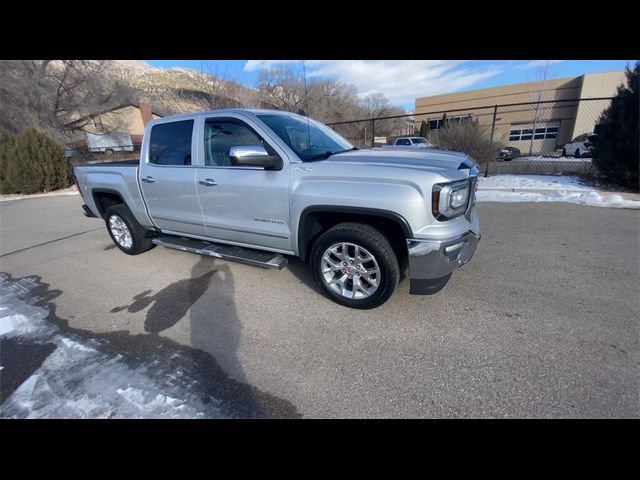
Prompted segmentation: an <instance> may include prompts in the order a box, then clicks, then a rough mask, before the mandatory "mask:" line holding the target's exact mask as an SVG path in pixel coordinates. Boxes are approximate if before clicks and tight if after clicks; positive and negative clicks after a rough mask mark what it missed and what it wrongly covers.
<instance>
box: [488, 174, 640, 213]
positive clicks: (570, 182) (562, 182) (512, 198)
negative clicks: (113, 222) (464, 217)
mask: <svg viewBox="0 0 640 480" xmlns="http://www.w3.org/2000/svg"><path fill="white" fill-rule="evenodd" d="M526 190H537V191H526ZM541 191H542V192H541ZM476 199H477V201H478V202H503V203H511V202H568V203H576V204H579V205H589V206H594V207H608V208H633V209H640V201H637V200H626V199H624V198H623V197H622V196H621V195H618V194H609V195H603V194H602V193H599V192H597V191H596V190H595V189H594V188H593V187H590V186H588V185H586V184H585V183H584V182H583V181H581V180H580V179H579V178H577V177H570V176H563V175H496V176H493V177H487V178H485V177H479V184H478V191H477V192H476Z"/></svg>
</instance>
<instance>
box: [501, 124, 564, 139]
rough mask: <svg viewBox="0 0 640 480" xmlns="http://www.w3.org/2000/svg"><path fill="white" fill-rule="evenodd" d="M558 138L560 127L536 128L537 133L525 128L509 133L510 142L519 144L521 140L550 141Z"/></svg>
mask: <svg viewBox="0 0 640 480" xmlns="http://www.w3.org/2000/svg"><path fill="white" fill-rule="evenodd" d="M557 136H558V127H542V128H536V129H535V131H534V130H533V129H532V128H523V129H518V130H511V131H509V141H510V142H517V141H519V140H531V139H532V138H533V140H550V139H554V138H556V137H557Z"/></svg>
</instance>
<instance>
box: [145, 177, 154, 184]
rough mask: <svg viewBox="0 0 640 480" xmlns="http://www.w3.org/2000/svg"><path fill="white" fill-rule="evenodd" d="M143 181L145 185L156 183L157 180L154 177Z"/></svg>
mask: <svg viewBox="0 0 640 480" xmlns="http://www.w3.org/2000/svg"><path fill="white" fill-rule="evenodd" d="M142 181H143V182H145V183H153V182H155V181H156V179H155V178H153V177H146V178H143V179H142Z"/></svg>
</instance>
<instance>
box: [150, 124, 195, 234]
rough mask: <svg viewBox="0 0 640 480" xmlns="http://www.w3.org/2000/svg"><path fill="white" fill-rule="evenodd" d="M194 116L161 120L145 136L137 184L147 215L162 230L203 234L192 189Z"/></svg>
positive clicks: (193, 182) (193, 173)
mask: <svg viewBox="0 0 640 480" xmlns="http://www.w3.org/2000/svg"><path fill="white" fill-rule="evenodd" d="M195 124H196V122H195V121H194V119H188V120H178V121H163V122H160V123H156V124H154V125H153V126H152V127H151V130H150V132H149V134H148V135H146V136H145V138H144V142H145V144H146V145H144V146H143V157H144V158H142V159H141V162H140V185H141V188H142V192H143V195H144V199H145V202H146V204H147V209H148V210H149V216H150V217H151V219H152V220H153V222H154V223H155V225H156V226H158V227H159V228H160V229H161V230H162V231H166V232H171V233H180V234H190V235H198V236H206V234H207V232H206V228H205V225H204V218H203V215H202V208H200V203H199V201H198V192H197V190H196V183H195V182H196V168H195V165H192V159H193V158H194V155H192V152H193V151H194V150H193V149H194V147H195V138H196V135H194V133H193V132H194V129H195Z"/></svg>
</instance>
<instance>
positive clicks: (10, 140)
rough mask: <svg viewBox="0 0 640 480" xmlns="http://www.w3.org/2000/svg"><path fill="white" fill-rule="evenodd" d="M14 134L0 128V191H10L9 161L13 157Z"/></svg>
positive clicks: (14, 146)
mask: <svg viewBox="0 0 640 480" xmlns="http://www.w3.org/2000/svg"><path fill="white" fill-rule="evenodd" d="M15 148H16V136H15V135H14V134H13V133H9V132H7V131H6V130H0V193H11V191H12V188H11V185H10V184H9V181H8V175H9V172H8V170H9V162H10V161H11V159H12V158H14V157H15Z"/></svg>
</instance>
